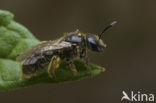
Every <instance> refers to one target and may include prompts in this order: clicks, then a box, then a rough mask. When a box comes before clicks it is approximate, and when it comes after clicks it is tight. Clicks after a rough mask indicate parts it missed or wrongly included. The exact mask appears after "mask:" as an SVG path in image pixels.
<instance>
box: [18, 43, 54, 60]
mask: <svg viewBox="0 0 156 103" xmlns="http://www.w3.org/2000/svg"><path fill="white" fill-rule="evenodd" d="M50 42H52V41H43V42H41V43H39V44H37V45H36V46H34V47H32V48H31V49H29V50H27V51H26V52H24V53H23V54H20V55H19V56H18V57H17V58H16V60H17V61H22V60H24V59H27V58H29V57H31V56H33V55H34V54H35V53H36V51H39V50H40V49H41V48H42V47H44V46H46V45H47V44H49V43H50Z"/></svg>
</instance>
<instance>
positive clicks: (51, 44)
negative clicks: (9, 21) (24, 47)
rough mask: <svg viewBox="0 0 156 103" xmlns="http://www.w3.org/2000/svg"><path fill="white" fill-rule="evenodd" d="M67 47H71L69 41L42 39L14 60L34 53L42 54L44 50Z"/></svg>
mask: <svg viewBox="0 0 156 103" xmlns="http://www.w3.org/2000/svg"><path fill="white" fill-rule="evenodd" d="M69 47H71V43H69V42H65V41H61V40H60V39H58V40H54V41H43V42H41V43H40V44H38V45H36V46H35V47H33V48H31V49H29V50H28V51H26V52H25V53H23V54H22V55H20V56H18V57H17V58H16V60H17V61H22V60H25V59H27V58H29V57H32V56H34V55H36V54H42V53H43V52H46V51H54V50H59V49H63V48H69Z"/></svg>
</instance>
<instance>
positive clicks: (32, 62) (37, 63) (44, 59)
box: [22, 52, 53, 75]
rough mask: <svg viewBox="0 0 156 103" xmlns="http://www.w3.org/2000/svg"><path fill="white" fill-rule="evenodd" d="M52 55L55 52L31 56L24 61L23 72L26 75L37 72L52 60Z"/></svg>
mask: <svg viewBox="0 0 156 103" xmlns="http://www.w3.org/2000/svg"><path fill="white" fill-rule="evenodd" d="M52 57H53V53H47V52H45V53H44V54H43V55H40V56H35V57H31V58H29V59H27V60H26V61H25V62H24V63H23V66H22V72H23V73H24V74H26V75H32V74H34V73H37V72H38V71H40V70H41V69H43V68H44V67H45V65H47V64H48V63H49V62H50V60H51V58H52Z"/></svg>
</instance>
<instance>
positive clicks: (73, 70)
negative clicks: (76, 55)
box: [67, 60, 78, 76]
mask: <svg viewBox="0 0 156 103" xmlns="http://www.w3.org/2000/svg"><path fill="white" fill-rule="evenodd" d="M67 63H68V66H69V69H70V70H71V71H72V72H73V74H74V76H77V74H78V71H77V69H76V67H75V64H74V63H73V61H71V60H68V61H67Z"/></svg>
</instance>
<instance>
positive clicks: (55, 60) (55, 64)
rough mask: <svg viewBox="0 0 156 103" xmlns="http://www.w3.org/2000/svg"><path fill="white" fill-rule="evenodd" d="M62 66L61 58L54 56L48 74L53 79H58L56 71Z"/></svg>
mask: <svg viewBox="0 0 156 103" xmlns="http://www.w3.org/2000/svg"><path fill="white" fill-rule="evenodd" d="M59 64H60V57H59V56H53V57H52V58H51V61H50V63H49V65H48V73H49V75H50V77H51V78H56V75H55V69H56V68H58V67H59Z"/></svg>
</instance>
